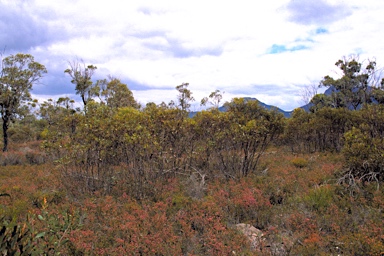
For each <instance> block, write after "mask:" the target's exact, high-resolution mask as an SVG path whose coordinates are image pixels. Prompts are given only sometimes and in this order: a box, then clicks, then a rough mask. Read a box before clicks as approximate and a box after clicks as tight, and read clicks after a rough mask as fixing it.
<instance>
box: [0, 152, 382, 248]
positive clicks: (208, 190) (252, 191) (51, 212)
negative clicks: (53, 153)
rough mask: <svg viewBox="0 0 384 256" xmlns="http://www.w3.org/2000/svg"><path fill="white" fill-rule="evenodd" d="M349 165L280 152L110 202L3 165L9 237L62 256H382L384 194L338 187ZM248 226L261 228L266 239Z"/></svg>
mask: <svg viewBox="0 0 384 256" xmlns="http://www.w3.org/2000/svg"><path fill="white" fill-rule="evenodd" d="M20 154H23V153H20ZM24 154H25V152H24ZM343 161H344V160H343V157H342V156H341V155H340V154H337V153H334V154H330V153H328V154H326V153H316V154H300V155H296V154H295V155H294V154H292V153H290V152H288V151H286V150H285V148H283V147H278V148H274V149H273V150H269V151H267V152H266V153H264V154H263V157H262V160H261V162H260V167H262V168H259V169H258V171H257V172H254V173H252V174H251V175H248V176H247V177H243V178H241V179H239V180H233V179H229V180H226V179H218V178H216V179H213V178H212V177H210V176H209V175H206V176H201V175H199V174H198V173H194V174H193V175H190V176H186V175H184V174H183V175H179V176H178V175H175V176H173V177H169V179H167V180H164V179H161V180H159V181H153V182H152V183H151V184H149V185H148V186H150V187H151V188H152V191H157V193H155V194H153V195H152V196H151V197H147V198H144V199H142V200H137V199H135V198H133V197H132V196H129V195H128V194H127V193H125V192H124V190H123V188H124V187H126V186H124V184H120V183H119V181H117V182H116V185H115V186H113V187H112V188H111V191H110V193H108V195H106V193H104V191H102V190H100V191H94V193H92V194H87V195H84V196H82V197H81V196H77V197H74V196H73V193H71V194H69V193H67V191H66V189H67V187H66V186H63V184H62V180H61V177H62V176H61V175H60V173H59V171H60V170H59V169H57V168H56V166H54V165H51V164H40V165H30V164H29V163H28V162H25V163H23V164H24V165H16V166H3V167H0V195H1V196H0V216H2V217H1V221H2V226H3V227H4V228H3V229H2V230H1V232H0V240H1V241H2V245H3V244H4V243H5V241H12V239H15V241H17V242H16V243H17V244H18V246H19V245H20V246H22V247H15V248H16V249H15V250H16V251H17V250H19V252H20V251H21V250H25V251H26V250H30V251H29V252H32V253H35V254H39V253H42V252H45V253H46V252H48V253H49V254H52V255H54V254H57V253H59V252H60V253H61V254H66V255H127V254H135V255H136V254H137V255H247V254H248V255H253V254H261V255H380V254H381V253H382V252H384V232H383V228H384V218H383V217H384V216H383V208H384V190H383V188H382V187H381V186H380V187H379V188H377V184H376V183H375V182H365V183H362V184H358V186H356V187H354V188H351V187H349V188H347V187H346V185H345V184H340V183H338V182H337V181H338V177H339V176H340V173H341V172H342V171H343ZM127 168H129V167H127ZM75 186H76V184H73V186H72V187H75ZM239 223H246V224H250V225H252V226H253V227H255V228H257V229H258V230H259V231H261V233H260V234H262V235H260V236H259V237H258V241H257V242H255V241H250V240H248V238H247V237H246V236H245V235H243V234H242V233H241V232H240V231H239V230H238V229H236V227H235V225H236V224H239ZM15 226H18V228H14V227H15ZM14 230H16V231H14ZM13 231H14V232H13ZM12 236H13V237H12ZM15 237H17V238H20V239H16V238H15ZM4 248H5V247H4V246H3V247H1V249H2V253H3V254H4V252H5V251H6V248H5V249H4ZM20 248H23V249H20ZM8 249H10V248H9V247H8Z"/></svg>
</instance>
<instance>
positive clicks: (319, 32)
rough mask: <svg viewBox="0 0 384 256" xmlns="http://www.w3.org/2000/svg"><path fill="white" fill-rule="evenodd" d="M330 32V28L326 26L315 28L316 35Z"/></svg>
mask: <svg viewBox="0 0 384 256" xmlns="http://www.w3.org/2000/svg"><path fill="white" fill-rule="evenodd" d="M327 33H328V30H326V29H325V28H321V27H320V28H317V29H316V30H315V34H316V35H320V34H327Z"/></svg>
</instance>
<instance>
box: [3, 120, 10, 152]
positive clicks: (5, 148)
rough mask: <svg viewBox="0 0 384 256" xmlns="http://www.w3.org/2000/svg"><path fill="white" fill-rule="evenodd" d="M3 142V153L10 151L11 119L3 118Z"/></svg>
mask: <svg viewBox="0 0 384 256" xmlns="http://www.w3.org/2000/svg"><path fill="white" fill-rule="evenodd" d="M2 119H3V141H4V146H3V152H6V151H8V123H9V118H8V117H7V116H3V117H2Z"/></svg>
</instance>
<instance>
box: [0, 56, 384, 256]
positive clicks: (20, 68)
mask: <svg viewBox="0 0 384 256" xmlns="http://www.w3.org/2000/svg"><path fill="white" fill-rule="evenodd" d="M336 65H337V66H338V67H339V68H340V70H341V71H342V73H343V75H342V76H341V77H340V78H337V79H334V78H332V77H330V76H325V77H324V79H323V80H322V81H321V82H320V85H321V86H325V87H331V86H332V87H334V88H335V90H334V91H333V93H332V94H331V95H316V96H315V97H313V99H312V101H311V103H312V107H311V109H310V111H309V112H306V111H304V110H303V109H297V110H295V111H294V112H293V114H292V117H290V118H285V117H284V116H283V115H282V114H281V113H278V112H277V111H275V110H273V109H265V108H264V107H262V106H261V105H259V103H258V101H250V100H244V99H242V98H234V99H232V100H231V101H230V102H226V103H223V102H221V100H222V95H221V93H220V91H219V90H216V91H214V92H212V93H211V94H210V95H209V96H208V97H206V98H204V99H203V100H202V101H201V103H202V104H203V105H207V106H209V107H210V108H208V109H207V110H204V111H200V112H198V113H197V114H196V115H194V116H193V117H190V116H189V108H190V106H191V103H192V102H193V101H194V100H195V99H194V98H193V92H191V91H190V90H189V87H188V86H189V85H188V83H183V84H181V85H179V86H177V87H176V91H175V92H176V93H177V96H176V97H175V101H174V102H169V103H162V104H155V103H148V104H147V105H146V106H141V105H140V104H139V103H138V102H137V101H136V100H135V98H134V95H133V94H132V92H131V91H130V90H129V88H128V86H127V85H126V84H124V83H122V82H121V81H120V80H119V79H117V78H113V77H109V78H108V79H105V80H98V81H93V80H92V76H93V74H94V72H96V71H97V68H96V67H95V66H93V65H88V66H87V65H85V64H84V63H79V62H71V63H70V65H69V66H70V67H69V68H68V69H66V70H65V74H66V75H67V77H68V82H72V83H73V84H75V86H76V93H77V94H78V95H79V96H80V98H81V101H82V102H81V104H82V108H76V107H74V106H75V102H74V101H73V100H72V99H70V98H59V99H58V100H46V101H45V102H38V101H33V100H32V99H31V98H30V94H29V90H30V89H31V88H32V85H33V84H34V83H35V82H36V81H38V80H39V79H40V77H41V76H42V75H43V74H44V73H45V72H46V70H45V67H44V66H43V65H41V64H39V63H37V62H35V61H34V60H33V57H32V56H30V55H21V54H20V55H16V56H13V55H12V56H9V57H7V58H5V59H4V61H3V63H2V73H1V77H0V90H1V94H0V108H1V115H2V120H3V132H2V135H3V152H2V153H1V155H0V164H1V167H0V221H1V223H0V224H1V225H0V251H1V253H2V254H3V255H58V254H61V255H381V254H383V253H384V231H383V228H384V213H383V207H384V189H383V179H384V176H383V174H384V160H383V159H384V158H383V155H384V146H383V145H384V144H383V133H384V105H383V104H382V103H383V102H384V100H383V95H384V93H383V89H384V88H383V86H384V82H381V81H380V80H378V78H377V72H376V63H375V62H372V61H371V62H368V63H366V64H365V65H363V64H362V63H359V62H358V61H356V60H355V59H344V60H340V61H338V62H337V63H336ZM383 81H384V80H383ZM223 104H224V106H225V109H226V111H225V112H222V111H219V107H220V106H222V105H223Z"/></svg>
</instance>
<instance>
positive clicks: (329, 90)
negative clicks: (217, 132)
mask: <svg viewBox="0 0 384 256" xmlns="http://www.w3.org/2000/svg"><path fill="white" fill-rule="evenodd" d="M334 91H335V88H334V87H330V88H328V89H327V90H326V91H325V92H324V94H325V95H327V96H329V95H331V94H332V92H334ZM243 99H244V100H245V101H254V100H255V101H257V102H259V104H260V106H262V107H263V108H265V109H268V110H272V109H275V110H277V111H278V112H280V113H282V114H283V115H284V116H285V117H287V118H289V117H291V116H292V113H293V110H291V111H285V110H282V109H281V108H278V107H276V106H272V105H268V104H265V103H264V102H261V101H259V100H258V99H256V98H251V97H244V98H243ZM312 106H313V104H312V103H308V104H305V105H303V106H301V107H297V108H301V109H304V111H306V112H309V109H310V108H311V107H312ZM219 111H221V112H226V111H227V108H226V107H225V106H221V107H219ZM196 114H197V112H190V113H189V117H194V116H195V115H196Z"/></svg>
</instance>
